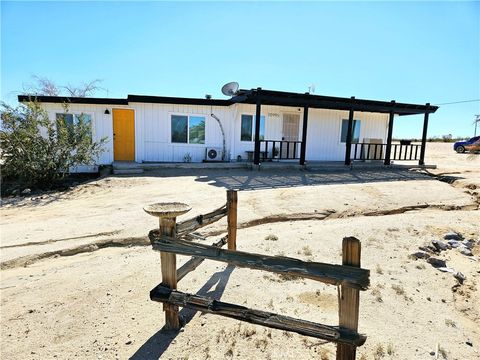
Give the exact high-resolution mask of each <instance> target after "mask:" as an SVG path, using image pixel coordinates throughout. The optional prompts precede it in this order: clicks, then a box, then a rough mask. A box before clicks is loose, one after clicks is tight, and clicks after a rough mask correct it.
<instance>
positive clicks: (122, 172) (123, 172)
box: [113, 168, 143, 175]
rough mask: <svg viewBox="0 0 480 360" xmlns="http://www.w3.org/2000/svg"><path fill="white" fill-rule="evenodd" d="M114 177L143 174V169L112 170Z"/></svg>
mask: <svg viewBox="0 0 480 360" xmlns="http://www.w3.org/2000/svg"><path fill="white" fill-rule="evenodd" d="M113 174H114V175H136V174H143V169H137V168H134V169H113Z"/></svg>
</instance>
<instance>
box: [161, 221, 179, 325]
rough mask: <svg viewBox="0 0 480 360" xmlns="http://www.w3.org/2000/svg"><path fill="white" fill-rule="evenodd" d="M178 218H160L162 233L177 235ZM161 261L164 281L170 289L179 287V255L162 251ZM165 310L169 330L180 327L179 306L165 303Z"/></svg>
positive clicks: (171, 235) (172, 236) (170, 235)
mask: <svg viewBox="0 0 480 360" xmlns="http://www.w3.org/2000/svg"><path fill="white" fill-rule="evenodd" d="M176 227H177V218H176V217H174V218H168V217H161V218H160V234H161V235H165V236H168V237H171V238H174V237H175V236H176V232H177V230H176ZM160 263H161V267H162V283H163V284H164V285H166V286H168V287H169V288H170V289H176V288H177V255H176V254H172V253H166V252H160ZM163 310H164V311H165V328H166V329H168V330H178V329H180V319H179V315H178V306H177V305H171V304H163Z"/></svg>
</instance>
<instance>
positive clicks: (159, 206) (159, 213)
mask: <svg viewBox="0 0 480 360" xmlns="http://www.w3.org/2000/svg"><path fill="white" fill-rule="evenodd" d="M191 209H192V208H191V207H190V206H189V205H187V204H184V203H180V202H164V203H155V204H150V205H147V206H145V207H144V208H143V210H144V211H145V212H146V213H148V214H150V215H152V216H156V217H158V218H174V217H177V216H180V215H183V214H185V213H187V212H189V211H190V210H191Z"/></svg>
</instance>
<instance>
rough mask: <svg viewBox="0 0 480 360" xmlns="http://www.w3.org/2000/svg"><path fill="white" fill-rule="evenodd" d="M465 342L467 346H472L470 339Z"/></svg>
mask: <svg viewBox="0 0 480 360" xmlns="http://www.w3.org/2000/svg"><path fill="white" fill-rule="evenodd" d="M465 344H467V345H468V346H473V343H472V342H471V341H470V340H467V341H465Z"/></svg>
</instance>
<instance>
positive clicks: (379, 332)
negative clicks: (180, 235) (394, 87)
mask: <svg viewBox="0 0 480 360" xmlns="http://www.w3.org/2000/svg"><path fill="white" fill-rule="evenodd" d="M426 162H427V163H429V164H437V165H438V168H437V169H432V170H428V172H429V173H428V174H425V173H419V172H417V171H407V170H381V171H379V170H375V171H372V170H368V171H367V170H353V171H342V172H337V173H325V172H321V171H315V172H312V171H293V170H291V171H285V170H281V171H261V172H254V171H247V170H228V171H218V170H203V171H195V173H192V172H191V171H186V170H167V171H166V170H164V171H161V172H146V173H145V174H144V175H142V176H137V177H113V176H112V177H108V178H103V179H99V180H95V181H91V182H89V183H86V184H82V185H80V186H78V187H76V188H75V189H74V190H72V191H69V192H65V193H50V194H42V195H33V196H31V197H27V198H7V199H3V206H2V209H1V210H0V212H1V220H0V221H1V222H0V226H1V244H0V249H1V252H0V263H1V268H2V270H1V272H0V274H1V279H0V294H1V358H2V359H49V358H56V359H72V358H88V359H127V358H133V359H157V358H160V357H161V358H165V359H224V358H237V359H310V358H318V359H324V360H325V359H334V358H335V346H334V345H333V344H325V343H323V342H322V341H318V340H316V339H314V338H309V337H305V336H300V335H297V334H293V333H287V332H284V331H280V330H271V329H268V328H264V327H260V326H255V325H251V324H247V323H241V322H239V321H237V320H232V319H227V318H223V317H218V316H214V315H208V314H201V313H194V312H192V311H189V310H187V309H183V310H182V311H181V313H182V316H183V317H184V318H185V320H186V325H185V327H184V328H182V330H181V331H180V332H179V333H172V332H165V331H162V327H163V325H164V315H163V312H162V306H161V304H159V303H155V302H152V301H150V300H149V291H150V290H151V289H152V288H153V287H154V286H156V285H157V284H158V283H159V282H160V278H161V275H160V259H159V254H158V253H156V252H154V251H152V250H151V247H150V246H149V245H148V240H147V238H146V234H147V233H148V230H150V229H152V228H155V227H156V226H157V224H156V219H155V218H153V217H151V216H149V215H147V214H146V213H145V212H143V210H142V207H143V206H144V205H146V204H148V203H152V202H157V201H183V202H186V203H188V204H190V205H191V206H192V211H191V212H190V213H189V214H187V215H184V216H183V217H182V218H180V219H179V220H182V219H186V218H189V217H191V216H193V215H198V214H201V213H205V212H208V211H210V210H212V209H214V208H216V207H218V206H220V205H222V204H223V203H224V202H225V189H226V188H238V189H240V190H241V191H240V192H239V195H238V198H239V209H238V210H239V219H238V220H239V227H240V229H239V231H238V239H237V244H238V249H239V250H244V251H250V252H256V253H265V254H269V255H281V256H290V257H296V258H300V259H303V260H307V261H320V262H330V263H340V262H341V243H342V238H343V237H345V236H356V237H358V238H359V239H360V240H361V241H362V267H364V268H367V269H370V271H371V286H370V289H369V290H367V291H365V292H362V293H361V299H360V319H359V331H360V332H361V333H364V334H366V335H367V342H366V343H365V345H364V346H362V347H360V348H358V351H357V359H374V360H377V359H383V358H384V359H435V357H437V358H438V359H442V358H444V359H459V360H460V359H478V358H480V327H479V326H478V324H479V323H480V305H479V304H480V290H479V278H480V262H479V261H476V259H479V258H480V248H479V246H478V245H476V246H475V247H474V248H473V253H474V256H465V255H462V254H460V252H459V251H457V250H455V249H450V250H446V251H443V252H442V253H441V254H440V255H438V257H439V258H441V259H444V260H446V262H447V265H448V267H450V268H454V269H455V270H456V271H461V272H462V273H463V274H464V275H465V276H466V280H465V282H464V283H463V285H459V284H458V281H457V280H456V279H455V278H454V277H453V276H452V274H451V273H448V272H447V273H445V272H441V271H439V270H437V269H435V268H433V267H432V266H431V265H430V264H429V263H427V262H426V261H425V260H422V259H418V260H415V259H413V258H412V257H410V254H412V253H414V252H416V251H418V247H419V246H422V245H424V244H428V243H430V242H431V240H434V239H442V237H443V235H444V234H445V233H447V232H449V231H456V232H459V233H461V234H463V236H464V237H465V238H466V239H474V240H475V241H477V244H478V241H479V240H480V227H479V223H480V212H479V191H480V190H479V189H480V159H479V158H478V157H477V158H474V159H469V156H468V155H464V154H455V153H453V151H452V150H451V145H450V144H429V145H428V149H427V161H426ZM225 226H226V224H225V221H224V220H222V221H220V222H218V223H215V224H213V225H211V226H209V227H206V228H204V229H202V231H201V233H202V234H204V235H205V236H207V237H208V241H209V242H213V240H216V239H218V238H219V237H220V236H222V235H223V234H224V233H225ZM269 235H275V236H269ZM275 238H278V239H277V240H268V239H275ZM186 260H187V258H186V257H183V256H179V261H178V262H179V265H181V264H182V263H184V262H185V261H186ZM179 290H181V291H184V292H189V293H198V294H202V295H206V296H210V297H213V298H216V299H221V300H222V301H226V302H232V303H236V304H239V305H243V306H247V307H250V308H255V309H263V310H267V311H272V312H277V313H280V314H283V315H288V316H293V317H298V318H302V319H306V320H311V321H315V322H320V323H325V324H331V325H336V324H338V304H337V289H336V287H334V286H329V285H324V284H322V283H318V282H314V281H311V280H302V279H290V278H285V277H281V276H278V275H275V274H272V273H267V272H262V271H256V270H248V269H240V268H233V267H229V266H227V265H226V264H222V263H217V262H213V261H205V262H204V263H203V264H202V265H201V266H200V267H199V268H198V269H197V270H196V271H195V272H193V273H191V274H189V275H187V276H186V277H185V278H184V279H183V280H182V281H181V282H180V283H179ZM432 352H436V353H432ZM431 354H433V355H431Z"/></svg>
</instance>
